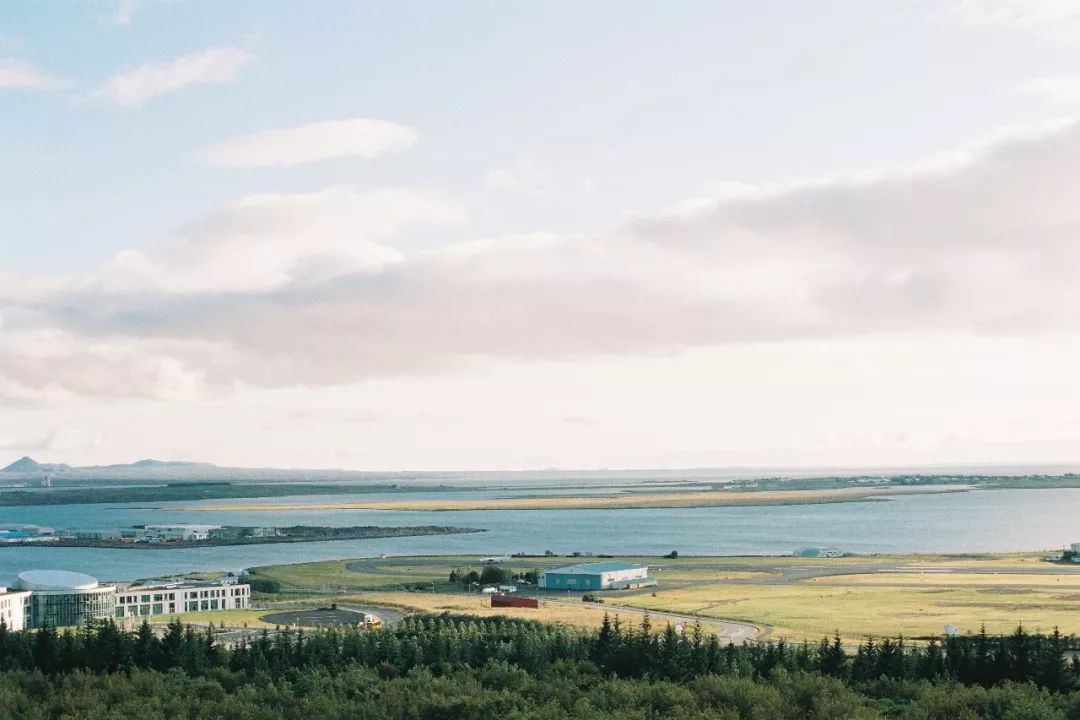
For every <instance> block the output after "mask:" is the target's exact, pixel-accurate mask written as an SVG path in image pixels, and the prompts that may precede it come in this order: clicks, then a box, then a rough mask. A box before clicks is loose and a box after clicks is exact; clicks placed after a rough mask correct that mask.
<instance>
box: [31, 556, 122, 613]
mask: <svg viewBox="0 0 1080 720" xmlns="http://www.w3.org/2000/svg"><path fill="white" fill-rule="evenodd" d="M18 586H19V589H20V590H29V591H30V607H31V609H32V612H31V616H30V620H29V622H28V623H27V625H28V626H29V627H41V626H42V625H52V626H54V627H67V626H72V625H85V624H86V623H87V621H90V620H103V619H105V618H109V617H112V616H113V606H114V605H115V604H116V587H114V586H113V585H101V584H100V583H98V581H97V578H95V577H91V576H90V575H84V574H83V573H77V572H67V571H66V570H27V571H26V572H23V573H20V574H19V580H18Z"/></svg>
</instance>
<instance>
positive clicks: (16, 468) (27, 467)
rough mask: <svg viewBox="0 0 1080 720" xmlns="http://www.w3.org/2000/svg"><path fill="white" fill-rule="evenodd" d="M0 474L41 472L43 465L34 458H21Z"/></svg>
mask: <svg viewBox="0 0 1080 720" xmlns="http://www.w3.org/2000/svg"><path fill="white" fill-rule="evenodd" d="M0 472H17V473H29V472H41V463H39V462H38V461H37V460H35V459H34V458H32V457H29V456H25V457H21V458H19V459H18V460H16V461H15V462H13V463H11V464H10V465H8V466H7V467H6V468H4V469H2V470H0Z"/></svg>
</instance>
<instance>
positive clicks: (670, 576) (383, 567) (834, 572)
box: [257, 554, 1080, 640]
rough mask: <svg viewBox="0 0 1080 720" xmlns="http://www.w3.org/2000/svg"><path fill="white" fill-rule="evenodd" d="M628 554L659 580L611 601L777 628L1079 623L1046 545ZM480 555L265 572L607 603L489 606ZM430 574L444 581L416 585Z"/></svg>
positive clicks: (340, 593) (823, 630)
mask: <svg viewBox="0 0 1080 720" xmlns="http://www.w3.org/2000/svg"><path fill="white" fill-rule="evenodd" d="M626 559H628V560H631V561H635V562H646V563H649V564H650V565H652V566H654V567H657V568H658V570H656V572H655V574H656V576H657V578H658V579H659V581H660V585H659V586H658V587H656V588H651V589H648V590H639V591H625V592H610V593H604V594H603V597H604V598H605V600H606V603H607V604H608V606H609V607H610V606H614V605H624V606H633V607H636V608H642V609H645V608H648V609H650V610H653V611H662V612H672V613H677V614H685V615H687V616H699V617H703V618H718V619H730V620H740V621H744V622H749V623H752V624H756V625H761V626H769V627H770V628H771V633H772V636H773V637H785V638H790V639H795V640H801V639H812V640H816V639H819V638H821V637H822V636H823V635H826V634H831V633H832V632H833V631H835V630H839V631H840V632H841V634H842V635H844V636H845V637H848V638H850V639H856V638H861V637H864V636H867V635H874V636H878V637H881V636H896V635H900V634H903V635H905V636H907V637H923V636H936V635H940V633H941V632H942V630H943V628H944V626H945V625H956V626H958V627H959V628H960V629H961V630H962V631H965V632H966V631H971V632H977V631H978V629H979V627H980V626H981V625H983V624H985V625H986V627H987V630H988V631H990V632H1009V631H1011V630H1012V629H1014V628H1015V627H1016V625H1017V623H1019V622H1023V623H1024V625H1025V626H1027V627H1028V628H1030V629H1031V630H1036V629H1042V630H1045V631H1048V630H1050V629H1051V628H1053V627H1055V626H1057V627H1059V628H1060V629H1061V630H1062V632H1065V633H1078V634H1080V614H1078V613H1076V607H1077V603H1078V601H1080V566H1071V565H1051V564H1049V563H1045V562H1041V561H1040V560H1039V556H1038V555H1035V554H1014V555H996V556H942V555H933V556H931V555H892V556H886V555H882V556H856V557H845V558H822V559H805V558H796V557H713V558H697V557H695V558H689V557H684V558H678V559H660V558H655V557H653V558H626ZM578 560H580V559H577V558H575V559H572V560H571V559H567V558H520V559H519V558H515V559H513V560H512V561H510V562H508V563H506V565H505V566H504V567H507V568H512V569H515V570H526V569H535V568H547V567H551V566H553V565H558V564H561V563H565V562H571V561H578ZM475 561H476V559H475V558H468V557H459V558H455V557H423V558H387V559H384V560H378V559H367V560H357V561H332V562H325V563H308V564H302V565H279V566H272V567H267V568H260V569H258V570H257V573H258V574H260V575H263V576H265V577H270V578H274V579H276V580H278V581H279V582H281V583H282V587H283V590H284V591H286V592H288V593H298V594H302V593H304V592H313V591H314V592H320V593H329V594H331V595H335V596H337V597H340V598H342V599H344V598H352V599H354V601H357V602H368V603H377V604H384V605H388V606H393V607H398V608H403V609H414V610H425V611H442V610H449V611H453V612H475V613H481V614H488V613H500V614H510V615H514V616H521V617H533V618H537V619H541V620H545V621H549V622H559V623H565V624H571V625H580V626H595V625H596V624H597V623H599V622H600V619H601V618H602V616H603V609H597V608H593V607H588V606H583V605H581V604H580V603H579V602H578V601H579V597H577V596H574V597H570V598H567V597H566V596H565V595H562V594H558V595H552V596H550V597H548V598H547V602H546V603H545V604H544V606H543V607H542V608H541V610H540V611H534V610H513V611H502V610H497V609H496V610H492V609H490V608H486V607H481V603H482V600H481V599H480V598H478V597H477V596H475V595H472V596H470V595H465V594H461V593H460V592H459V591H458V590H459V589H458V588H455V587H454V586H451V585H449V583H447V582H446V577H447V575H448V574H449V572H450V570H451V569H453V568H458V567H466V566H467V565H468V564H469V563H470V562H472V563H474V565H473V567H474V568H477V567H478V566H477V565H476V564H475ZM350 567H351V568H352V569H350ZM431 583H434V585H435V589H436V590H439V591H440V592H438V593H434V594H433V593H431V592H410V591H408V590H406V588H407V587H408V588H412V587H415V586H417V585H424V584H431ZM448 591H454V592H452V593H451V592H448ZM322 597H324V598H325V597H326V595H325V594H324V595H323V596H322ZM568 600H569V602H567V601H568ZM620 612H621V614H623V615H624V616H625V615H626V614H627V613H626V611H620Z"/></svg>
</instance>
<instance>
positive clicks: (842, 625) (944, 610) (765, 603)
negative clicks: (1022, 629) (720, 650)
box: [619, 576, 1080, 640]
mask: <svg viewBox="0 0 1080 720" xmlns="http://www.w3.org/2000/svg"><path fill="white" fill-rule="evenodd" d="M939 579H940V580H941V581H942V582H939V583H935V584H933V585H929V586H927V585H921V584H906V585H905V584H898V585H893V586H876V585H873V584H868V583H866V582H863V581H862V580H861V579H856V580H855V581H854V582H850V583H849V582H847V581H846V578H839V577H838V578H829V579H828V581H827V582H826V581H805V582H796V583H792V584H788V585H750V584H745V583H723V584H711V585H703V586H699V587H688V588H673V589H669V590H659V591H657V593H656V596H655V597H653V596H652V594H641V595H636V596H631V597H624V598H620V599H619V602H620V603H623V604H626V605H633V606H636V607H642V608H650V609H653V610H665V611H671V612H680V613H687V614H695V615H702V616H705V617H716V618H726V619H734V620H746V621H750V622H756V623H764V624H767V625H769V626H771V627H772V628H773V630H772V635H773V637H786V638H791V639H796V640H802V639H810V640H817V639H820V638H821V637H822V636H824V635H831V634H832V633H833V632H834V631H836V630H839V631H840V634H841V635H843V636H845V637H848V638H861V637H864V636H877V637H881V636H886V635H887V636H896V635H905V636H907V637H919V636H931V635H935V636H936V635H940V634H941V633H942V631H943V630H944V627H945V626H946V625H956V626H958V627H959V628H960V629H961V631H964V632H968V631H970V632H977V631H978V630H979V627H980V626H981V625H985V626H986V628H987V630H988V631H990V632H994V633H999V632H1000V633H1004V632H1010V631H1012V630H1014V629H1015V628H1016V626H1017V624H1018V623H1021V622H1022V623H1023V624H1024V625H1025V626H1027V627H1028V628H1030V629H1033V630H1034V629H1042V630H1050V629H1051V628H1053V627H1055V626H1057V627H1059V628H1060V629H1061V630H1062V632H1065V633H1078V634H1080V614H1078V613H1077V612H1076V609H1077V604H1078V602H1080V594H1078V593H1077V591H1076V585H1075V583H1072V582H1067V583H1064V584H1063V585H1062V586H1061V587H1060V588H1054V587H1048V586H1047V584H1046V582H1045V581H1044V579H1041V580H1040V582H1039V583H1036V584H1032V585H1019V584H1008V585H998V586H995V585H992V584H990V583H984V584H983V586H982V587H971V586H967V585H964V584H958V585H951V586H950V585H948V584H947V580H948V577H947V576H943V577H941V578H939ZM1069 580H1073V578H1069Z"/></svg>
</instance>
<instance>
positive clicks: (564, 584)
mask: <svg viewBox="0 0 1080 720" xmlns="http://www.w3.org/2000/svg"><path fill="white" fill-rule="evenodd" d="M655 584H656V580H655V579H654V578H651V577H649V566H648V565H635V564H633V563H628V562H617V561H616V562H594V563H581V564H578V565H567V566H565V567H559V568H553V569H551V570H548V571H547V572H542V573H540V574H539V575H538V576H537V585H539V586H540V587H542V588H544V589H546V590H573V591H576V590H626V589H628V588H638V587H646V586H648V585H655Z"/></svg>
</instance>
